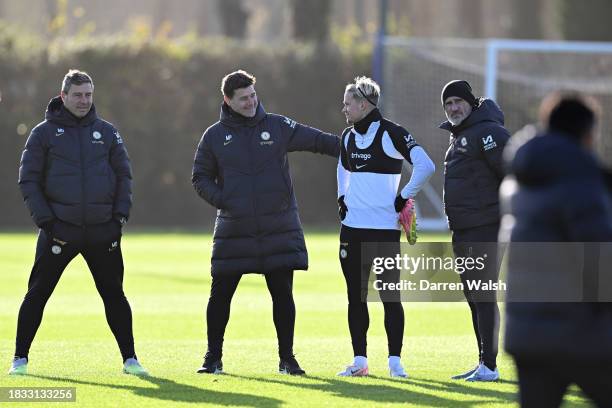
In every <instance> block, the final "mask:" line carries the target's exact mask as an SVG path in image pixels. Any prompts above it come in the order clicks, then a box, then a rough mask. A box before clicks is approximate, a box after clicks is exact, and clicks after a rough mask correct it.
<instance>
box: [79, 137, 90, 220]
mask: <svg viewBox="0 0 612 408" xmlns="http://www.w3.org/2000/svg"><path fill="white" fill-rule="evenodd" d="M77 129H83V128H82V127H77ZM85 129H89V127H87V128H85ZM77 134H78V137H79V156H80V157H81V220H82V228H83V229H84V228H85V224H86V221H87V217H86V211H85V206H86V202H85V197H86V195H85V153H84V149H83V135H82V132H80V131H78V133H77Z"/></svg>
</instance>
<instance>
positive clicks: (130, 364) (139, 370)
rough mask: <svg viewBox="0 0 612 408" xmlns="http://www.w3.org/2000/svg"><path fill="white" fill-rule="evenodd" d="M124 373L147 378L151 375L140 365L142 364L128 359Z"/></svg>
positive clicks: (124, 365) (124, 366) (124, 364)
mask: <svg viewBox="0 0 612 408" xmlns="http://www.w3.org/2000/svg"><path fill="white" fill-rule="evenodd" d="M123 372H124V373H125V374H131V375H140V376H145V377H146V376H148V375H149V373H148V372H147V370H146V369H145V368H144V367H143V366H142V365H140V362H139V361H138V360H136V359H135V358H128V359H127V360H125V363H123Z"/></svg>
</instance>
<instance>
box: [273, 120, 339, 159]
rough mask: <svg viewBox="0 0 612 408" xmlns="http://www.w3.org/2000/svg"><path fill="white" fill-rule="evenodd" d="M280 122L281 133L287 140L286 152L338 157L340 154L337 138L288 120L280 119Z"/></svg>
mask: <svg viewBox="0 0 612 408" xmlns="http://www.w3.org/2000/svg"><path fill="white" fill-rule="evenodd" d="M282 120H283V123H281V128H282V129H283V133H285V134H286V135H287V136H288V138H289V142H288V143H287V151H289V152H296V151H298V152H303V151H308V152H313V153H320V154H325V155H328V156H332V157H338V155H339V153H340V139H339V138H338V137H337V136H335V135H332V134H330V133H325V132H322V131H321V130H319V129H315V128H312V127H310V126H306V125H302V124H300V123H297V122H296V121H294V120H291V119H289V118H282Z"/></svg>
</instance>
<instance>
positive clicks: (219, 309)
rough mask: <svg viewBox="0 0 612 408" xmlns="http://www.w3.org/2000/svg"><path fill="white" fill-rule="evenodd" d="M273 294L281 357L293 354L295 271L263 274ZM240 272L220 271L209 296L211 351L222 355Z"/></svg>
mask: <svg viewBox="0 0 612 408" xmlns="http://www.w3.org/2000/svg"><path fill="white" fill-rule="evenodd" d="M264 276H265V278H266V284H267V286H268V291H269V292H270V295H271V296H272V317H273V319H274V327H275V328H276V336H277V338H278V354H279V356H280V357H281V358H286V357H290V356H292V355H293V333H294V329H295V303H294V302H293V271H291V270H290V271H278V272H273V273H268V274H265V275H264ZM240 278H242V275H241V274H226V275H223V274H220V275H215V276H213V278H212V284H211V288H210V298H209V299H208V307H207V308H206V325H207V337H208V351H209V352H210V353H212V354H214V355H218V356H219V357H221V356H222V355H223V336H224V335H225V328H226V327H227V322H228V321H229V317H230V305H231V302H232V297H233V296H234V293H235V292H236V288H237V287H238V283H239V282H240Z"/></svg>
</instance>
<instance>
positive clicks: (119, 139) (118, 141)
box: [115, 130, 123, 144]
mask: <svg viewBox="0 0 612 408" xmlns="http://www.w3.org/2000/svg"><path fill="white" fill-rule="evenodd" d="M115 139H117V143H118V144H123V139H122V138H121V135H120V134H119V131H118V130H115Z"/></svg>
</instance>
